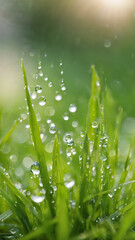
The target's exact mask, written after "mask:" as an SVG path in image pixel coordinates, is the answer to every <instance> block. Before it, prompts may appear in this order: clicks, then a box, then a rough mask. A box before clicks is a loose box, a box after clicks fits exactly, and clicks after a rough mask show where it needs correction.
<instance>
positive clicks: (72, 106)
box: [69, 104, 77, 113]
mask: <svg viewBox="0 0 135 240" xmlns="http://www.w3.org/2000/svg"><path fill="white" fill-rule="evenodd" d="M76 110H77V107H76V105H75V104H70V106H69V112H71V113H74V112H76Z"/></svg>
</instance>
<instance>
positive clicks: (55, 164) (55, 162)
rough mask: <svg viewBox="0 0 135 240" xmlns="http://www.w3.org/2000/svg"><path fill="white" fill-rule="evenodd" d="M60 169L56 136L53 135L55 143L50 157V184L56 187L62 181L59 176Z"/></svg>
mask: <svg viewBox="0 0 135 240" xmlns="http://www.w3.org/2000/svg"><path fill="white" fill-rule="evenodd" d="M61 168H62V166H61V159H60V149H59V143H58V137H57V135H55V141H54V146H53V156H52V184H53V185H56V184H58V183H59V182H62V181H63V178H62V176H61V175H60V171H61ZM61 172H62V171H61Z"/></svg>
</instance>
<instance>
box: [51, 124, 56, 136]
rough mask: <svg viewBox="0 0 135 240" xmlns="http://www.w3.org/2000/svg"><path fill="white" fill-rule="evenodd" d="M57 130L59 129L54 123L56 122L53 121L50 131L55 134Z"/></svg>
mask: <svg viewBox="0 0 135 240" xmlns="http://www.w3.org/2000/svg"><path fill="white" fill-rule="evenodd" d="M56 131H57V129H56V126H55V124H54V123H51V124H50V128H49V132H50V133H51V134H55V133H56Z"/></svg>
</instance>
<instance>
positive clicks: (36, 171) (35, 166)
mask: <svg viewBox="0 0 135 240" xmlns="http://www.w3.org/2000/svg"><path fill="white" fill-rule="evenodd" d="M31 172H32V173H33V174H34V175H39V173H40V170H39V163H38V162H34V163H33V164H32V165H31Z"/></svg>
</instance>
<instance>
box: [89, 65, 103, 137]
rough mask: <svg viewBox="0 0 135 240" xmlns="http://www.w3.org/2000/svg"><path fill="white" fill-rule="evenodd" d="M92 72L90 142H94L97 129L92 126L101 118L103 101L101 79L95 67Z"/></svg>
mask: <svg viewBox="0 0 135 240" xmlns="http://www.w3.org/2000/svg"><path fill="white" fill-rule="evenodd" d="M91 70H92V93H91V97H90V101H89V110H88V117H87V134H88V137H89V138H90V141H94V136H95V129H94V128H93V127H92V124H93V123H94V122H95V121H98V120H99V119H98V118H99V116H100V100H101V86H100V78H99V76H98V74H97V72H96V70H95V67H94V66H92V67H91Z"/></svg>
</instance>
